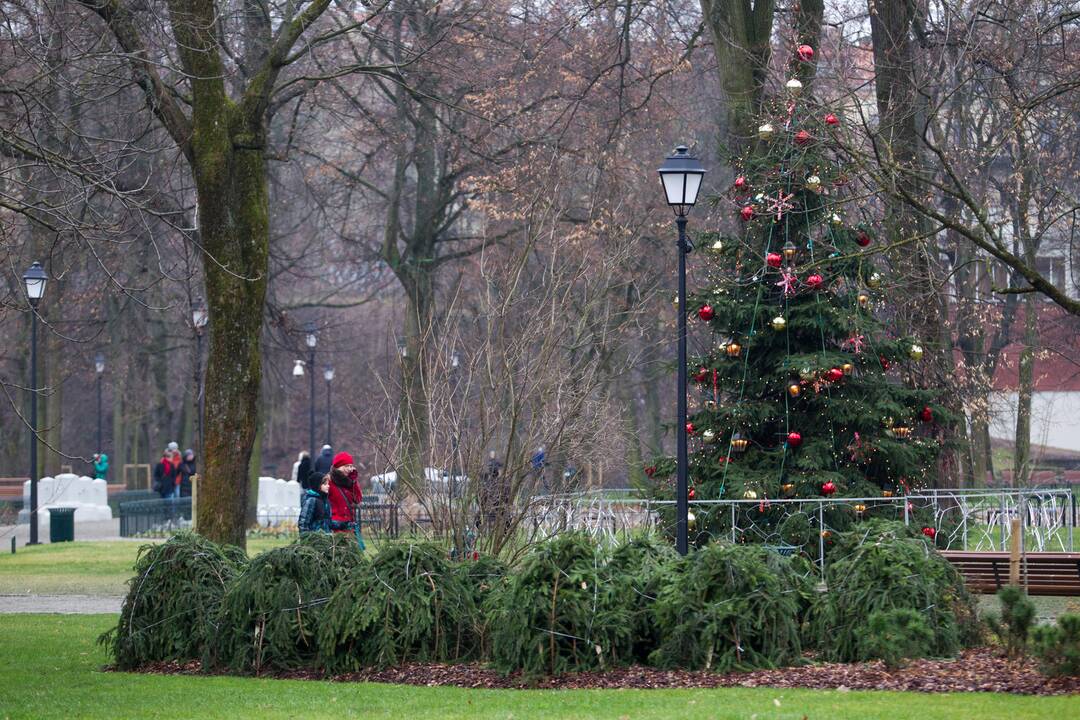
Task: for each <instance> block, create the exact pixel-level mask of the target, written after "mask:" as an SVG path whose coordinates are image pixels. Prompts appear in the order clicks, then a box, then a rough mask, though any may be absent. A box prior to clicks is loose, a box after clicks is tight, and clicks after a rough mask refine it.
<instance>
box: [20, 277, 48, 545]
mask: <svg viewBox="0 0 1080 720" xmlns="http://www.w3.org/2000/svg"><path fill="white" fill-rule="evenodd" d="M48 281H49V276H48V275H46V273H45V269H44V268H42V267H41V263H39V262H35V263H34V264H33V265H31V266H30V267H29V268H28V269H27V271H26V272H24V273H23V282H24V283H25V284H26V299H27V300H29V301H30V393H31V395H30V543H29V544H30V545H37V544H38V518H37V512H38V476H37V400H38V399H37V392H38V387H37V307H38V303H39V302H41V298H42V296H44V295H45V284H46V283H47V282H48Z"/></svg>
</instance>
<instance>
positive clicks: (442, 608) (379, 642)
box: [319, 542, 479, 672]
mask: <svg viewBox="0 0 1080 720" xmlns="http://www.w3.org/2000/svg"><path fill="white" fill-rule="evenodd" d="M478 622H479V620H478V618H477V617H476V605H475V600H474V594H473V591H472V589H471V588H469V587H468V585H467V584H466V582H465V576H464V575H463V574H462V573H460V572H457V571H456V570H455V568H454V567H453V566H452V565H451V563H450V562H449V561H448V560H447V559H446V550H445V549H444V548H442V547H440V546H438V545H434V544H432V543H414V542H402V543H394V544H389V545H384V546H383V547H382V548H380V550H379V553H378V554H377V555H376V556H375V558H374V560H372V562H371V563H370V564H367V565H363V566H360V567H358V568H356V569H355V570H354V571H353V572H352V573H350V575H349V576H348V578H347V579H346V580H345V582H343V583H342V584H341V586H340V587H339V588H338V589H337V591H336V592H335V593H334V594H333V596H332V597H331V598H330V602H329V603H328V604H327V606H326V611H325V614H324V616H323V621H322V625H321V627H320V630H319V664H320V665H321V666H322V667H324V668H325V669H326V670H328V671H330V672H345V671H349V670H356V669H359V668H361V667H387V666H391V665H396V664H399V663H403V662H409V661H446V662H452V661H457V660H461V659H464V658H466V657H468V656H469V655H470V654H471V653H472V651H473V649H474V642H475V631H474V627H475V626H476V624H477V623H478Z"/></svg>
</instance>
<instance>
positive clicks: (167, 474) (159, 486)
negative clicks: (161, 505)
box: [153, 457, 180, 497]
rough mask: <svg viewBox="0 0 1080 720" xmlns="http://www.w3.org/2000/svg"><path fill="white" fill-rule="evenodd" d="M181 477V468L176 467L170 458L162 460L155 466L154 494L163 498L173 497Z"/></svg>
mask: <svg viewBox="0 0 1080 720" xmlns="http://www.w3.org/2000/svg"><path fill="white" fill-rule="evenodd" d="M179 476H180V466H179V465H174V464H173V463H172V461H170V460H169V459H168V458H164V457H163V458H161V460H159V461H158V463H157V465H155V466H154V485H153V488H154V492H156V493H157V494H159V495H161V497H171V496H172V494H173V492H174V491H175V488H176V481H177V479H178V478H179Z"/></svg>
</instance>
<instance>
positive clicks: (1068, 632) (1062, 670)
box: [1032, 613, 1080, 675]
mask: <svg viewBox="0 0 1080 720" xmlns="http://www.w3.org/2000/svg"><path fill="white" fill-rule="evenodd" d="M1032 638H1033V640H1034V647H1033V649H1034V651H1035V656H1036V657H1037V658H1039V666H1040V667H1041V668H1042V671H1043V672H1044V673H1046V674H1047V675H1080V615H1073V614H1071V613H1066V614H1064V615H1060V616H1058V619H1057V625H1056V626H1054V625H1040V626H1039V627H1037V628H1035V632H1034V634H1033V636H1032Z"/></svg>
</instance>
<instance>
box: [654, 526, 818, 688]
mask: <svg viewBox="0 0 1080 720" xmlns="http://www.w3.org/2000/svg"><path fill="white" fill-rule="evenodd" d="M805 582H806V580H805V579H804V578H803V577H801V576H800V575H799V573H798V571H797V569H796V568H795V567H794V566H793V565H792V564H791V562H790V561H789V560H788V559H787V558H784V557H781V556H780V555H778V554H777V553H774V552H771V551H769V550H765V549H764V548H762V547H760V546H748V545H726V544H713V545H709V546H707V547H705V548H703V549H701V550H698V551H697V552H694V553H691V554H690V555H688V556H687V557H685V558H682V559H680V560H679V561H678V562H677V563H675V564H674V565H673V566H672V567H671V569H670V570H669V572H667V573H666V575H665V577H664V578H663V581H662V587H661V590H660V594H659V597H658V598H657V601H656V618H657V624H658V629H659V634H660V637H661V644H660V647H659V648H657V650H656V651H654V652H653V653H652V656H651V661H652V663H653V664H655V665H658V666H660V667H666V668H687V669H694V670H697V669H706V670H718V671H721V672H724V671H728V670H733V669H748V668H754V667H776V666H778V665H782V664H784V663H790V662H794V661H795V660H797V659H798V657H799V653H800V652H801V649H802V646H801V644H800V628H799V610H800V604H801V593H800V589H801V588H802V585H803V584H804V583H805Z"/></svg>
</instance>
